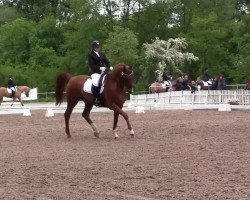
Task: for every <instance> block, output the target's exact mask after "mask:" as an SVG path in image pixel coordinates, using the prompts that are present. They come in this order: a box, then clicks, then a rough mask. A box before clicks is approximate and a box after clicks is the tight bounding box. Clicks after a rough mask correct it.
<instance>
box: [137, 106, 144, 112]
mask: <svg viewBox="0 0 250 200" xmlns="http://www.w3.org/2000/svg"><path fill="white" fill-rule="evenodd" d="M135 113H138V114H139V113H145V111H144V107H143V106H137V107H136V111H135Z"/></svg>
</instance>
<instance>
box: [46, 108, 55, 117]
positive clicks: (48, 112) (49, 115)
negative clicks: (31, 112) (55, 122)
mask: <svg viewBox="0 0 250 200" xmlns="http://www.w3.org/2000/svg"><path fill="white" fill-rule="evenodd" d="M54 116H55V115H54V112H53V110H52V109H50V108H48V109H47V110H46V114H45V117H54Z"/></svg>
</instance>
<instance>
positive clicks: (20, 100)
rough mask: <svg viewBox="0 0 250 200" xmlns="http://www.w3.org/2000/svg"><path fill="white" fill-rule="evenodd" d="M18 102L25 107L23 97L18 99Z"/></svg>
mask: <svg viewBox="0 0 250 200" xmlns="http://www.w3.org/2000/svg"><path fill="white" fill-rule="evenodd" d="M18 100H19V102H20V104H21V105H22V106H23V101H22V99H21V97H18Z"/></svg>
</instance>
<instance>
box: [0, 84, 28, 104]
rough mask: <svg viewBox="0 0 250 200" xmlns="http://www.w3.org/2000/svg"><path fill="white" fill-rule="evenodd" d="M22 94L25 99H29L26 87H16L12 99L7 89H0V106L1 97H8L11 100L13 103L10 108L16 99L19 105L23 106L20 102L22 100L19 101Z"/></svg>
mask: <svg viewBox="0 0 250 200" xmlns="http://www.w3.org/2000/svg"><path fill="white" fill-rule="evenodd" d="M22 93H25V95H26V97H29V93H30V88H29V87H28V86H17V87H16V93H15V95H14V97H11V92H10V93H9V92H8V90H7V88H5V87H0V105H1V103H2V102H3V97H8V98H12V99H13V102H12V104H11V106H13V104H14V102H15V101H16V99H18V100H19V102H20V103H21V105H22V106H23V102H22V99H21V95H22Z"/></svg>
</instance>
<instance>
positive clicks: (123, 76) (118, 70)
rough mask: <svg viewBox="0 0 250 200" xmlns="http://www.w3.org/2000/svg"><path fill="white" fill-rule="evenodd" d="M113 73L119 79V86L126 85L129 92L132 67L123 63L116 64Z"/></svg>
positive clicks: (131, 85) (132, 78) (131, 83)
mask: <svg viewBox="0 0 250 200" xmlns="http://www.w3.org/2000/svg"><path fill="white" fill-rule="evenodd" d="M113 73H114V74H115V76H116V77H118V78H119V79H120V83H121V86H122V87H126V88H127V89H128V91H129V92H131V91H132V88H133V80H134V71H133V67H132V66H129V65H125V64H118V65H116V67H115V68H114V72H113Z"/></svg>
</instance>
